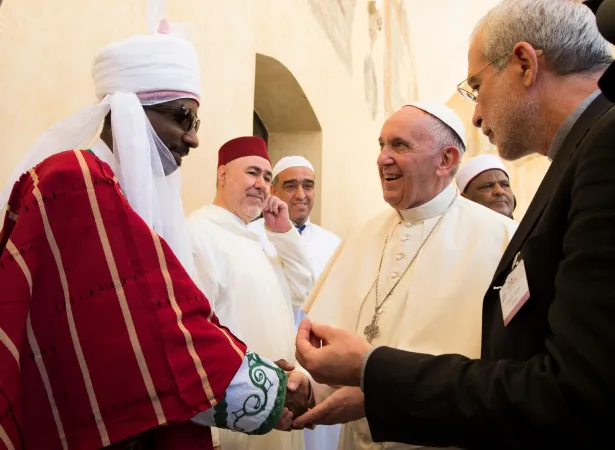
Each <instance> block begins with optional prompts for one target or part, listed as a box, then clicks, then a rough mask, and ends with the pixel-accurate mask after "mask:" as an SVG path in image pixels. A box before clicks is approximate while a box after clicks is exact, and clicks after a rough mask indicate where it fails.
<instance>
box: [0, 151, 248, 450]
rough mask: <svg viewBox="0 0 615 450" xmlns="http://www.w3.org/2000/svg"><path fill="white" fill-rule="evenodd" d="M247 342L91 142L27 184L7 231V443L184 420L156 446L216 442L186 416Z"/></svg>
mask: <svg viewBox="0 0 615 450" xmlns="http://www.w3.org/2000/svg"><path fill="white" fill-rule="evenodd" d="M245 352H246V346H245V345H244V344H243V343H242V342H241V341H239V340H238V339H237V338H235V337H234V336H233V335H232V334H231V333H230V332H229V330H228V329H226V328H225V327H223V326H221V325H220V323H219V322H218V319H217V318H216V316H215V315H214V314H213V312H212V310H211V308H210V305H209V302H208V301H207V299H206V298H205V296H204V295H203V294H202V293H201V292H200V291H199V290H198V288H197V287H196V286H195V284H194V283H193V282H192V280H191V279H190V277H189V276H188V274H187V273H186V271H185V270H184V269H183V267H182V265H181V264H180V262H179V261H178V260H177V258H176V257H175V256H174V254H173V252H172V251H171V250H170V248H169V247H168V246H167V244H166V243H165V242H164V241H163V240H162V239H161V238H160V237H159V236H158V235H157V234H156V233H154V232H153V231H152V230H151V229H150V228H149V227H148V226H147V225H146V224H145V223H144V222H143V220H141V218H140V217H139V216H138V215H137V214H136V213H135V212H134V211H133V210H132V209H131V208H130V206H129V204H128V203H127V201H126V199H125V197H124V196H123V195H122V193H121V191H120V187H119V185H118V183H117V181H116V180H115V179H114V175H113V173H112V172H111V170H110V168H109V167H108V166H107V165H105V164H104V163H102V162H101V161H100V160H98V159H97V158H96V157H95V156H94V155H93V154H91V153H89V152H85V151H67V152H63V153H60V154H57V155H55V156H52V157H50V158H48V159H46V160H45V161H44V162H42V163H41V164H39V165H38V166H37V167H36V168H34V169H32V170H30V171H29V172H28V173H27V174H24V175H23V176H22V177H21V179H20V180H19V182H18V183H16V185H15V187H14V189H13V192H12V195H11V198H10V201H9V205H8V212H7V214H6V217H5V222H4V227H3V230H2V232H1V233H0V448H3V445H4V446H5V447H7V448H26V449H36V450H38V449H45V450H54V449H67V448H68V449H94V448H101V447H104V446H107V445H109V444H113V443H116V442H120V441H123V440H125V439H127V438H130V437H132V436H135V435H138V434H139V433H142V432H144V431H146V430H150V429H154V428H156V427H159V426H161V425H164V424H183V425H179V426H178V427H177V428H175V427H174V426H173V425H171V426H164V427H160V428H159V430H160V431H161V433H160V439H159V440H158V442H159V445H158V448H165V449H172V448H178V447H181V448H182V449H190V448H195V449H196V448H210V447H211V438H210V434H209V429H208V428H206V427H198V426H196V425H192V424H191V423H190V422H189V420H190V419H191V418H192V417H194V416H195V415H196V414H198V413H199V412H201V411H204V410H207V409H208V408H211V407H212V406H214V405H215V404H217V403H218V402H219V401H220V400H221V399H222V398H223V396H224V393H225V390H226V389H227V386H228V385H229V383H230V381H231V380H232V378H233V376H234V375H235V373H236V372H237V370H238V368H239V367H240V365H241V363H242V360H243V358H244V355H245ZM175 429H178V430H180V431H181V432H180V433H176V436H180V437H181V440H183V442H180V441H179V440H177V439H176V440H174V439H173V430H175ZM163 442H164V443H163ZM174 442H175V443H176V444H177V445H176V444H174Z"/></svg>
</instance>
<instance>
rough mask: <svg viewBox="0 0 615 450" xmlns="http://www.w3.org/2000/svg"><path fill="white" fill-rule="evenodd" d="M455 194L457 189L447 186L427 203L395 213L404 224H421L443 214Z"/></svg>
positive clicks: (450, 185)
mask: <svg viewBox="0 0 615 450" xmlns="http://www.w3.org/2000/svg"><path fill="white" fill-rule="evenodd" d="M456 194H457V189H456V188H455V186H453V185H452V184H449V185H448V186H447V187H446V188H445V189H444V190H443V191H442V192H440V193H439V194H438V195H436V196H435V197H434V198H432V199H431V200H429V201H428V202H427V203H425V204H423V205H421V206H417V207H416V208H410V209H403V210H401V211H399V210H398V211H397V212H398V213H399V215H400V216H401V218H402V220H403V221H404V222H421V221H423V220H428V219H433V218H434V217H438V216H441V215H442V214H444V213H445V211H446V208H448V205H450V203H451V201H453V198H454V197H455V195H456Z"/></svg>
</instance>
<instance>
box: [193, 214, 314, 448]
mask: <svg viewBox="0 0 615 450" xmlns="http://www.w3.org/2000/svg"><path fill="white" fill-rule="evenodd" d="M188 226H189V229H190V235H191V242H192V247H193V255H194V263H195V281H196V282H197V284H198V285H199V287H200V288H201V289H202V290H203V292H204V293H205V295H206V296H207V298H208V299H209V301H210V303H211V305H212V307H213V309H214V311H215V312H216V315H217V316H218V318H219V319H220V322H221V323H222V324H223V325H225V326H227V327H228V328H229V329H230V330H231V331H232V332H233V333H234V334H235V335H236V336H237V337H238V338H239V339H241V340H242V341H244V342H245V343H246V344H247V345H248V347H249V348H250V350H252V351H254V352H257V353H258V354H260V355H263V356H266V357H268V358H271V359H273V360H277V359H280V358H284V359H286V360H287V361H289V362H291V363H292V362H294V359H295V358H294V354H295V350H294V342H295V330H294V323H293V312H292V305H291V302H290V301H289V299H292V300H293V301H294V302H296V303H299V304H300V303H301V302H302V301H303V300H304V299H305V298H306V297H307V295H308V294H309V292H310V290H311V288H312V286H313V284H314V278H313V275H312V271H311V269H310V266H309V262H308V260H307V256H306V255H305V251H304V250H303V248H302V245H301V243H300V242H299V232H298V231H297V230H296V229H295V228H294V227H293V228H292V229H291V230H290V231H289V232H287V233H281V234H278V233H271V232H267V234H268V238H269V240H270V241H271V242H272V243H273V245H274V246H275V247H276V249H277V255H278V256H277V257H276V258H271V257H269V256H267V254H266V253H265V252H264V250H263V248H262V245H261V243H260V240H259V237H258V236H257V235H256V234H255V233H254V232H252V231H250V230H249V229H248V227H247V225H246V224H245V223H244V222H243V221H242V220H241V219H239V218H238V217H237V216H235V215H234V214H233V213H231V212H230V211H227V210H226V209H224V208H220V207H218V206H215V205H208V206H204V207H203V208H201V209H199V210H197V211H195V212H194V213H193V214H192V215H191V216H190V217H189V219H188ZM219 437H220V442H219V443H220V446H221V448H222V450H244V449H245V450H249V449H254V450H286V449H301V448H302V447H303V445H302V439H301V433H300V432H292V433H286V432H280V431H273V432H271V433H269V434H267V435H265V436H248V435H243V434H240V433H232V432H229V431H226V430H219ZM214 444H217V442H216V436H215V433H214Z"/></svg>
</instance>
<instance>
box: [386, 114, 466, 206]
mask: <svg viewBox="0 0 615 450" xmlns="http://www.w3.org/2000/svg"><path fill="white" fill-rule="evenodd" d="M433 120H436V119H434V118H433V117H431V116H430V115H428V114H427V113H425V112H424V111H421V110H420V109H417V108H414V107H405V108H402V109H400V110H399V111H397V112H396V113H395V114H393V115H392V116H391V117H390V118H389V119H388V120H387V121H386V122H385V123H384V126H383V127H382V131H381V133H380V138H379V139H378V141H379V143H380V155H379V156H378V171H379V173H380V183H381V185H382V194H383V197H384V200H385V201H386V202H387V203H388V204H389V205H391V206H392V207H393V208H395V209H397V210H403V209H408V208H413V207H416V206H419V205H422V204H423V203H426V202H428V201H429V200H431V199H432V198H434V197H435V196H436V195H437V194H438V193H439V191H438V188H439V187H440V184H439V183H441V179H442V177H445V176H448V175H449V174H450V171H451V170H452V169H453V168H454V166H452V167H450V168H449V169H442V161H443V149H441V148H437V146H436V145H434V141H433V139H432V136H431V135H430V133H429V129H430V124H432V123H433V122H432V121H433ZM458 156H459V155H458V154H457V161H458ZM455 163H456V162H455ZM443 170H444V171H445V172H447V173H443Z"/></svg>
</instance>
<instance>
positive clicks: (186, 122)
mask: <svg viewBox="0 0 615 450" xmlns="http://www.w3.org/2000/svg"><path fill="white" fill-rule="evenodd" d="M167 106H170V108H166V107H167ZM181 106H184V107H186V108H188V109H189V110H190V112H193V113H194V114H195V116H196V113H197V111H198V109H199V105H198V103H197V102H196V101H195V100H192V99H186V98H183V99H179V100H174V101H172V102H168V103H162V104H159V105H154V106H152V107H145V108H144V109H145V114H147V118H148V119H149V121H150V123H151V124H152V128H154V131H155V132H156V134H157V135H158V137H159V138H160V140H161V141H162V142H163V144H164V145H166V146H167V148H168V149H169V151H170V152H171V154H172V155H173V158H175V162H176V163H177V165H178V166H181V163H182V158H183V157H184V156H187V155H188V153H189V152H190V149H191V148H196V147H198V146H199V138H198V137H197V135H196V130H195V127H192V128H190V129H188V128H189V127H190V125H191V120H190V119H191V117H190V115H186V114H184V113H183V112H182V110H181V109H180V108H178V107H181ZM165 108H166V109H165ZM183 111H186V110H185V109H184V110H183Z"/></svg>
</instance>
